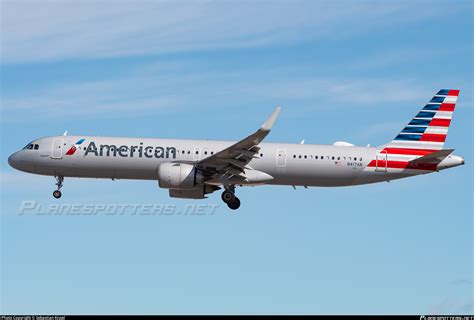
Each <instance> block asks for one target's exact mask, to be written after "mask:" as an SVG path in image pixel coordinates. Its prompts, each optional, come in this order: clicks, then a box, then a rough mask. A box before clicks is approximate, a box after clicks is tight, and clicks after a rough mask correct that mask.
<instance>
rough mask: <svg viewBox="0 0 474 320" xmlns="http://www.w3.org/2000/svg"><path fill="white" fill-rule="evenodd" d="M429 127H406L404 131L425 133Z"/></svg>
mask: <svg viewBox="0 0 474 320" xmlns="http://www.w3.org/2000/svg"><path fill="white" fill-rule="evenodd" d="M426 128H427V127H405V129H403V130H402V132H406V133H424V132H425V130H426Z"/></svg>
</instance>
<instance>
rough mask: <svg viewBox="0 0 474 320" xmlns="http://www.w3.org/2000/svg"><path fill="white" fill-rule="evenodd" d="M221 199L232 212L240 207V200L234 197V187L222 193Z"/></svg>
mask: <svg viewBox="0 0 474 320" xmlns="http://www.w3.org/2000/svg"><path fill="white" fill-rule="evenodd" d="M221 198H222V201H224V202H225V203H226V204H227V206H228V207H229V208H230V209H232V210H237V209H238V208H239V207H240V200H239V198H237V197H236V196H235V187H234V186H232V187H231V188H229V189H226V190H225V191H224V192H222V195H221Z"/></svg>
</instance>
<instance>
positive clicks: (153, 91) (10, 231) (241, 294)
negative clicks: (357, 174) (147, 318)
mask: <svg viewBox="0 0 474 320" xmlns="http://www.w3.org/2000/svg"><path fill="white" fill-rule="evenodd" d="M0 32H1V33H0V34H1V119H0V121H1V130H2V131H1V132H2V134H1V138H2V139H1V145H2V147H1V153H2V162H1V165H2V167H1V179H2V180H1V181H2V182H1V202H2V203H1V208H2V209H1V220H0V221H1V248H2V249H1V264H0V266H1V309H0V311H1V312H2V313H140V314H142V313H143V314H147V313H301V314H306V313H317V314H333V313H337V314H339V313H344V314H346V313H403V314H405V313H414V314H421V313H472V312H474V311H473V289H472V288H473V287H472V278H473V269H474V268H473V265H472V256H473V237H472V228H473V224H472V212H473V202H472V194H473V190H472V179H473V170H472V163H473V161H474V160H473V157H472V145H473V131H472V123H473V114H472V111H473V89H472V88H473V61H472V59H473V58H472V57H473V54H474V52H473V4H472V2H471V1H452V2H447V1H392V2H382V1H380V2H377V1H367V2H365V1H357V2H356V1H336V2H329V1H328V2H317V1H299V2H296V1H291V2H290V1H271V2H270V1H269V2H257V3H253V2H245V1H227V2H213V1H199V2H198V1H195V2H179V3H176V2H158V1H143V2H137V1H133V2H131V1H130V2H126V1H123V2H112V1H81V2H68V1H63V2H56V1H49V2H41V3H40V2H36V1H29V2H27V1H15V2H14V1H3V2H2V3H1V31H0ZM441 88H456V89H461V94H460V98H459V100H458V105H457V109H456V112H455V115H454V119H453V123H452V125H451V128H450V131H449V134H448V139H447V143H446V146H447V147H450V148H455V149H456V154H459V155H462V156H463V157H464V158H465V159H466V162H467V165H465V166H462V167H458V168H454V169H452V170H447V171H444V172H440V173H436V174H432V175H427V176H422V177H415V178H413V179H407V180H401V181H393V182H391V183H384V184H376V185H369V186H360V187H352V188H335V189H331V188H329V189H325V188H310V189H302V188H301V189H297V190H296V191H295V190H293V189H292V188H291V187H260V188H248V189H246V188H243V189H239V190H238V193H239V197H240V199H241V200H242V207H241V208H240V210H239V211H238V213H231V212H229V210H228V209H227V207H225V206H223V205H221V203H220V197H219V194H217V193H216V194H214V195H212V196H211V197H210V198H209V199H207V200H204V201H202V202H195V201H191V200H189V201H187V200H184V201H183V200H176V199H170V198H168V193H167V191H166V190H162V189H159V188H158V184H157V182H154V181H145V182H143V181H115V182H113V181H109V180H85V179H66V181H65V186H64V188H63V197H62V198H61V200H59V202H58V201H55V200H54V199H53V198H52V196H51V193H52V191H53V190H54V180H53V178H51V177H42V176H32V175H28V174H25V173H22V172H16V171H14V170H13V169H12V168H10V167H8V165H7V158H8V156H9V155H10V154H11V153H13V152H14V151H16V150H18V149H20V148H21V147H23V146H24V145H25V144H26V143H27V142H29V141H30V140H33V139H35V138H38V137H42V136H48V135H57V134H62V133H63V132H64V131H65V130H68V131H69V134H72V135H111V136H137V137H162V138H202V139H232V140H234V139H240V138H242V137H244V136H246V135H247V134H248V133H250V132H252V131H253V130H255V129H256V128H257V127H258V125H260V124H261V122H262V121H263V120H264V119H265V118H266V117H267V116H268V114H270V113H271V111H272V110H273V108H274V106H275V105H281V106H282V107H283V111H282V114H281V116H280V118H279V120H278V122H277V124H276V125H275V127H274V130H273V131H272V133H271V134H270V135H269V136H268V138H267V140H268V141H273V142H289V143H292V142H294V143H298V142H299V141H300V140H301V139H306V143H318V144H330V143H333V142H334V141H338V140H344V141H349V142H351V143H354V144H356V145H367V144H371V145H380V144H383V143H386V142H387V141H389V140H391V139H392V138H393V137H394V136H395V135H396V134H397V133H398V131H399V130H400V129H401V128H402V126H403V125H404V124H405V123H406V122H407V121H408V120H409V119H410V118H411V117H412V116H413V115H414V114H415V112H417V111H418V110H419V109H420V108H421V107H422V106H423V104H424V103H425V102H426V101H428V99H430V98H431V97H432V95H433V93H435V92H436V91H437V90H438V89H441ZM25 200H28V201H29V200H34V201H37V203H38V204H40V205H42V206H45V207H47V206H49V205H53V204H57V203H60V204H84V203H86V204H140V203H142V204H171V205H175V206H176V207H177V208H183V207H184V206H186V205H194V204H204V205H214V204H216V205H219V207H217V209H216V211H215V212H214V214H211V213H210V212H209V210H207V211H206V214H204V215H196V216H189V215H188V216H183V215H131V214H125V215H106V214H97V215H87V214H85V213H84V212H82V214H81V212H79V214H77V215H35V214H24V215H19V208H20V205H21V203H22V201H25Z"/></svg>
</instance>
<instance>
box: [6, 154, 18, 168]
mask: <svg viewBox="0 0 474 320" xmlns="http://www.w3.org/2000/svg"><path fill="white" fill-rule="evenodd" d="M17 162H18V154H17V153H16V152H15V153H14V154H12V155H11V156H9V157H8V164H9V165H10V167H12V168H15V169H16V167H15V165H16V163H17Z"/></svg>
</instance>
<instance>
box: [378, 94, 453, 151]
mask: <svg viewBox="0 0 474 320" xmlns="http://www.w3.org/2000/svg"><path fill="white" fill-rule="evenodd" d="M458 95H459V90H449V89H442V90H440V91H438V93H437V94H436V95H435V96H434V97H433V99H431V101H430V102H428V104H426V105H425V106H424V108H423V109H422V110H421V111H420V112H418V114H417V115H416V116H415V117H414V118H413V119H412V120H411V121H410V123H408V125H406V127H405V128H404V129H403V130H402V131H401V132H400V133H399V134H398V135H397V136H396V137H395V139H393V140H392V142H390V143H389V144H388V145H385V148H396V149H398V148H399V149H421V150H425V151H428V150H430V151H436V150H441V149H443V146H444V141H445V140H446V135H447V134H448V128H449V125H450V124H451V118H452V116H453V111H454V108H455V106H456V101H457V99H458Z"/></svg>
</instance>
